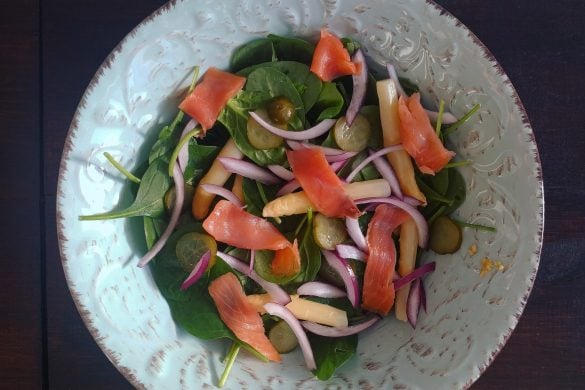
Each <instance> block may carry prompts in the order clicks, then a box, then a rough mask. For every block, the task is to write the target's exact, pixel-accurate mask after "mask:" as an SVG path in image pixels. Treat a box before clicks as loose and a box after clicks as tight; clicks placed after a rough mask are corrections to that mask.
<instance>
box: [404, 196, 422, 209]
mask: <svg viewBox="0 0 585 390" xmlns="http://www.w3.org/2000/svg"><path fill="white" fill-rule="evenodd" d="M402 200H403V201H404V203H408V204H409V205H411V206H413V207H418V206H420V205H422V202H421V201H420V200H418V199H416V198H413V197H412V196H405V197H404V198H403V199H402Z"/></svg>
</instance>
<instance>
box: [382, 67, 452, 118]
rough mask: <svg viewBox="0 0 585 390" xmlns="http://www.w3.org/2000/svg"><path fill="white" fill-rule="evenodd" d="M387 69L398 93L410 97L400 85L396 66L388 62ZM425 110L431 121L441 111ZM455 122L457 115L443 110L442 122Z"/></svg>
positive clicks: (437, 116)
mask: <svg viewBox="0 0 585 390" xmlns="http://www.w3.org/2000/svg"><path fill="white" fill-rule="evenodd" d="M386 69H387V70H388V76H389V77H390V78H391V79H392V80H393V81H394V84H396V91H397V92H398V95H400V96H402V97H408V95H407V94H406V92H404V89H403V88H402V85H400V80H399V79H398V74H397V73H396V68H395V67H394V65H392V64H386ZM425 111H426V112H427V115H428V116H429V119H430V120H431V121H433V122H436V121H437V119H438V118H439V113H438V112H437V111H432V110H427V109H425ZM455 122H457V118H456V117H455V115H453V114H451V113H450V112H443V118H442V123H444V124H446V125H450V124H452V123H455Z"/></svg>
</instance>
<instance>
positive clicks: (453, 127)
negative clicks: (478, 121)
mask: <svg viewBox="0 0 585 390" xmlns="http://www.w3.org/2000/svg"><path fill="white" fill-rule="evenodd" d="M480 107H481V106H480V105H479V103H478V104H476V105H475V106H473V107H472V108H471V110H469V111H468V112H467V114H465V115H464V116H463V117H461V119H459V120H458V121H457V122H455V123H453V124H452V125H450V126H448V127H447V128H446V129H445V131H444V134H445V135H449V134H451V133H454V132H455V131H456V130H457V129H458V128H459V126H461V125H462V124H464V123H465V122H467V121H468V120H469V118H471V116H472V115H473V114H475V112H476V111H477V110H479V108H480Z"/></svg>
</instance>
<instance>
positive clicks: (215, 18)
mask: <svg viewBox="0 0 585 390" xmlns="http://www.w3.org/2000/svg"><path fill="white" fill-rule="evenodd" d="M322 26H327V27H328V28H329V29H331V30H333V31H334V32H336V33H337V34H339V35H351V36H353V37H355V38H356V39H358V40H359V41H360V42H361V43H362V44H363V46H364V47H365V51H366V53H367V56H368V57H369V59H370V60H371V61H372V63H380V64H381V63H383V62H386V61H388V60H391V61H392V62H393V63H394V64H396V65H397V67H398V69H399V71H400V73H402V74H406V75H407V77H409V78H410V79H412V80H413V81H415V82H416V83H417V84H418V85H419V86H420V88H421V91H422V92H423V97H424V99H425V100H426V102H427V103H433V104H436V103H437V102H438V100H439V99H444V100H445V101H446V102H447V106H448V108H449V109H450V110H451V111H452V112H453V113H454V114H456V115H461V114H462V113H464V112H466V111H467V109H469V108H470V107H471V106H472V105H473V104H475V103H481V106H482V109H481V112H480V114H479V116H478V117H477V118H476V119H475V120H473V121H472V124H470V125H466V126H464V127H463V128H462V129H461V130H460V131H459V132H458V133H457V134H456V135H455V137H454V141H455V145H456V149H457V151H458V153H459V154H460V156H462V157H464V158H469V159H472V160H473V161H474V164H473V166H472V167H467V168H464V169H462V172H463V174H464V176H465V178H466V180H467V185H468V190H469V192H468V197H467V200H466V202H465V204H464V205H463V207H462V208H461V209H460V210H459V215H460V217H461V218H462V219H464V220H471V221H474V222H478V223H486V224H491V225H496V226H497V227H498V232H497V233H496V234H492V233H486V232H474V231H471V230H466V231H465V234H464V242H463V247H462V248H463V249H462V250H461V251H459V253H457V254H455V255H452V256H435V257H436V261H437V271H436V272H435V273H433V274H432V275H430V276H429V277H428V278H427V279H426V286H427V292H428V312H427V313H426V314H422V316H421V317H422V318H421V319H420V322H419V324H418V326H417V329H416V330H413V329H411V328H410V327H409V326H408V325H407V324H404V323H401V322H398V321H396V320H394V319H392V318H389V319H387V320H385V321H383V322H382V323H380V324H379V325H378V326H376V327H375V328H374V329H371V330H370V331H368V332H366V333H365V334H363V335H362V336H361V338H360V344H359V349H358V354H357V356H356V357H355V358H353V359H351V361H349V362H348V363H347V364H346V365H345V366H343V367H342V368H341V369H340V370H339V371H338V373H337V374H336V375H335V377H334V378H332V379H331V380H330V381H329V382H327V383H323V382H319V381H317V380H316V379H313V378H312V375H311V373H310V372H308V371H307V370H306V369H305V367H304V363H303V359H302V357H301V356H300V352H298V351H297V352H295V353H292V354H289V355H285V356H284V361H283V363H282V364H280V365H278V364H271V365H266V364H263V363H260V362H258V361H256V360H254V359H253V358H251V357H250V356H246V354H241V355H240V357H239V358H238V360H237V363H236V365H235V368H234V370H233V371H232V373H231V377H230V380H229V381H228V387H230V388H238V389H239V388H303V389H308V388H315V387H327V388H337V387H341V388H346V387H347V388H350V387H351V388H357V387H359V388H370V389H374V388H375V389H378V388H389V387H395V388H434V389H438V388H461V387H468V386H469V385H470V384H471V383H473V381H475V380H476V379H477V378H478V377H479V376H480V374H481V373H482V372H483V371H484V370H485V369H486V368H487V366H488V365H489V364H490V362H491V361H492V360H493V359H494V357H495V355H496V354H497V353H498V351H499V350H500V349H501V348H502V347H503V345H504V344H505V342H506V340H507V339H508V337H509V336H510V334H511V332H512V330H513V329H514V327H515V326H516V323H517V322H518V318H519V317H520V314H521V313H522V310H523V309H524V305H525V303H526V300H527V298H528V295H529V293H530V290H531V287H532V284H533V282H534V278H535V275H536V271H537V268H538V260H539V253H540V248H541V240H542V228H543V218H544V216H543V211H544V205H543V189H542V179H541V171H540V163H539V158H538V151H537V148H536V144H535V142H534V136H533V133H532V130H531V128H530V125H529V123H528V120H527V118H526V114H525V112H524V110H523V108H522V105H521V102H520V100H519V98H518V96H517V95H516V92H515V91H514V89H513V87H512V85H511V84H510V81H509V80H508V78H507V76H506V75H505V73H504V72H503V70H502V69H501V68H500V66H499V65H498V64H497V62H496V61H495V60H494V58H493V57H492V56H491V55H490V53H489V52H488V50H487V49H486V48H485V47H484V46H483V45H482V44H481V43H480V42H479V41H478V39H477V38H476V37H475V36H474V35H473V34H472V33H471V32H470V31H469V30H467V29H466V28H465V27H464V26H463V25H462V24H461V23H460V22H458V21H457V20H456V19H455V18H454V17H452V16H451V15H449V14H448V13H447V12H445V11H444V10H443V9H441V8H439V7H438V6H437V5H435V4H433V3H430V2H425V1H420V0H411V1H410V0H396V1H382V0H380V1H358V0H321V1H308V0H223V1H217V0H213V1H211V0H193V1H190V0H186V1H179V2H171V3H169V4H168V5H166V6H165V7H163V8H161V9H160V10H158V11H157V12H156V13H154V14H153V15H152V16H151V17H149V18H148V19H147V20H145V21H144V22H143V23H141V24H140V25H139V26H138V27H137V28H136V29H135V30H134V31H132V32H131V33H130V34H129V35H128V36H127V37H126V38H125V39H124V40H123V41H122V42H121V43H120V45H119V46H118V47H117V48H116V49H115V50H114V51H113V52H112V54H111V55H110V56H109V57H108V58H107V59H106V61H105V62H104V64H103V65H102V67H101V68H100V69H99V70H98V72H97V74H96V76H95V77H94V79H93V80H92V81H91V84H90V85H89V87H88V89H87V91H86V93H85V95H84V96H83V99H82V101H81V103H80V105H79V108H78V110H77V113H76V114H75V118H74V119H73V122H72V125H71V129H70V132H69V135H68V137H67V141H66V144H65V149H64V152H63V158H62V161H61V170H60V177H59V188H58V207H57V216H58V229H59V237H60V249H61V256H62V260H63V267H64V269H65V273H66V276H67V280H68V283H69V287H70V289H71V293H72V295H73V298H74V300H75V303H76V305H77V307H78V309H79V311H80V313H81V315H82V317H83V319H84V321H85V323H86V324H87V326H88V328H89V330H90V332H91V333H92V335H93V336H94V338H95V339H96V341H97V343H98V344H99V345H100V347H101V348H102V349H103V351H104V353H105V354H106V355H107V356H108V358H109V359H110V360H111V361H112V362H113V364H114V365H115V366H116V367H117V368H118V369H119V370H120V371H121V372H122V373H123V374H124V375H125V376H126V378H128V380H129V381H130V382H131V383H132V384H133V385H135V386H138V387H145V388H165V389H173V388H193V389H199V388H205V387H212V386H214V384H215V383H217V377H218V375H219V374H220V373H221V371H222V369H223V366H222V364H221V362H220V359H221V357H222V356H223V354H224V353H225V349H226V343H224V342H222V341H211V342H202V341H199V340H197V339H195V338H194V337H192V336H190V335H189V334H187V333H186V332H184V331H183V330H181V329H179V328H178V327H177V326H176V325H175V324H174V323H173V320H172V319H171V316H170V313H169V309H168V307H167V304H166V302H165V300H164V299H163V298H162V296H161V294H160V293H159V292H158V290H157V288H156V286H155V284H154V282H153V280H152V278H151V275H150V272H149V271H148V270H143V269H139V268H137V267H136V263H137V260H138V258H139V257H140V255H141V254H142V253H143V251H144V249H143V248H142V245H141V243H140V242H139V241H136V240H135V239H133V237H136V235H134V234H131V233H132V231H133V230H135V224H133V222H132V221H123V220H114V221H99V222H80V221H78V219H77V217H78V215H81V214H89V213H96V212H101V211H105V210H109V209H111V208H113V207H115V206H116V205H118V204H119V203H122V202H128V201H129V200H130V199H127V196H126V195H124V194H125V192H124V191H122V189H123V181H122V180H121V178H120V177H119V175H118V174H117V173H116V172H115V171H114V170H113V169H111V168H110V167H109V166H108V165H107V164H106V163H105V160H104V158H103V157H102V153H103V152H104V151H108V152H110V153H111V154H113V155H114V157H116V158H118V159H119V160H121V162H122V164H123V165H125V166H127V167H134V166H137V165H138V164H139V163H140V162H141V161H143V160H144V159H145V158H146V151H147V147H145V146H144V145H151V144H152V142H153V140H154V137H155V136H156V129H155V128H156V127H157V126H159V124H161V123H164V122H167V121H168V120H169V119H170V118H171V115H172V114H173V112H174V110H176V105H177V99H178V91H180V90H182V89H183V87H185V86H186V84H187V83H188V81H189V80H188V77H189V70H190V69H191V68H192V67H193V66H194V65H200V66H201V67H202V68H203V69H205V68H207V67H208V66H211V65H214V66H219V67H226V66H227V64H228V59H229V55H230V52H231V51H232V49H234V48H235V47H237V46H238V45H240V44H242V43H244V42H246V41H249V40H251V39H252V38H255V37H261V36H264V35H266V34H267V33H277V34H283V35H296V36H303V37H309V38H315V37H316V36H317V34H318V31H319V29H320V28H321V27H322ZM472 243H476V244H477V245H478V248H479V252H478V253H477V254H476V255H475V256H471V255H469V254H468V253H467V251H466V248H467V247H469V246H470V245H471V244H472ZM483 257H489V258H492V259H497V260H501V261H502V262H503V263H504V264H505V266H506V270H505V272H498V273H490V274H489V275H488V276H486V277H480V276H479V268H480V262H481V259H482V258H483Z"/></svg>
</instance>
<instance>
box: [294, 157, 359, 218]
mask: <svg viewBox="0 0 585 390" xmlns="http://www.w3.org/2000/svg"><path fill="white" fill-rule="evenodd" d="M286 156H287V158H288V162H289V163H290V166H291V168H292V171H293V174H294V175H295V178H296V179H297V180H298V181H299V183H300V184H301V187H302V188H303V190H304V191H305V194H306V195H307V197H308V198H309V200H310V201H311V203H312V204H313V205H314V206H315V208H316V209H317V211H319V212H320V213H321V214H324V215H326V216H328V217H331V218H343V217H351V218H357V217H359V216H360V214H361V213H360V210H359V209H358V208H357V206H356V205H355V203H354V202H353V200H352V199H351V198H350V197H349V196H348V195H347V194H346V192H345V189H344V188H343V183H342V181H341V179H339V177H337V175H336V174H335V172H333V169H331V166H330V165H329V163H328V162H327V160H326V159H325V155H324V154H323V151H321V150H320V149H316V148H310V149H309V148H306V149H299V150H289V151H287V152H286Z"/></svg>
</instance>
